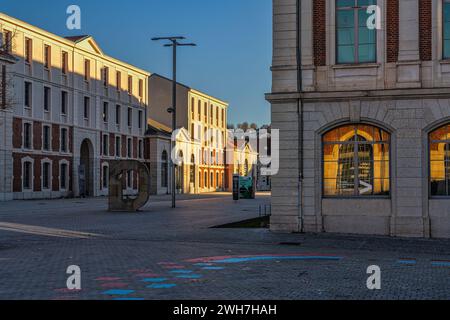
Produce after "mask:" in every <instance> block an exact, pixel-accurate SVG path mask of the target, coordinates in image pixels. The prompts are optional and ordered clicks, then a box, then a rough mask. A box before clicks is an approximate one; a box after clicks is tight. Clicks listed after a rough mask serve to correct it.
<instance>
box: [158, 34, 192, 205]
mask: <svg viewBox="0 0 450 320" xmlns="http://www.w3.org/2000/svg"><path fill="white" fill-rule="evenodd" d="M185 39H186V38H185V37H179V36H178V37H157V38H152V40H153V41H161V40H165V41H168V42H169V43H167V44H165V45H164V47H172V50H173V77H172V107H170V108H169V109H167V112H169V113H171V114H172V134H173V133H174V132H175V130H176V129H177V47H195V46H196V44H195V43H180V42H179V41H180V40H185ZM173 138H174V137H173V136H172V144H174V143H175V144H176V141H175V142H173ZM173 149H174V145H172V150H173ZM170 158H171V159H170V164H171V165H170V167H171V174H172V208H176V190H175V187H176V186H175V183H176V179H175V162H174V161H173V159H172V157H170Z"/></svg>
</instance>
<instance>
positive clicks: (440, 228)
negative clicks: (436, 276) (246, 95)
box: [267, 0, 450, 238]
mask: <svg viewBox="0 0 450 320" xmlns="http://www.w3.org/2000/svg"><path fill="white" fill-rule="evenodd" d="M374 6H376V7H374ZM377 13H379V15H377ZM373 18H375V19H373ZM273 26H274V39H273V62H272V67H271V70H272V73H273V82H272V92H271V93H270V94H268V95H267V99H268V100H269V101H270V102H271V104H272V129H279V130H280V170H279V172H278V174H277V175H276V176H274V177H272V191H273V192H272V221H271V228H272V230H273V231H278V232H337V233H358V234H376V235H390V236H404V237H426V238H428V237H433V238H449V237H450V193H449V187H450V170H449V168H450V166H449V160H450V146H449V142H450V137H449V134H448V131H449V124H450V1H449V0H436V1H431V0H424V1H422V0H420V1H419V0H410V1H396V0H378V1H376V0H370V1H363V0H349V1H335V0H302V1H299V0H274V1H273Z"/></svg>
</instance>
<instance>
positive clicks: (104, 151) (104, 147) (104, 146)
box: [102, 134, 109, 156]
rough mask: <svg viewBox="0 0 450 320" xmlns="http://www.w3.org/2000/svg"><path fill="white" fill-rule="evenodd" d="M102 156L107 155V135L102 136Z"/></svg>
mask: <svg viewBox="0 0 450 320" xmlns="http://www.w3.org/2000/svg"><path fill="white" fill-rule="evenodd" d="M102 142H103V155H104V156H107V155H108V154H109V152H108V145H109V139H108V135H107V134H104V135H103V141H102Z"/></svg>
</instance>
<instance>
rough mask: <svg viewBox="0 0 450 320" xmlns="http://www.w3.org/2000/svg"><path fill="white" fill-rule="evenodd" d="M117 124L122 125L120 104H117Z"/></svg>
mask: <svg viewBox="0 0 450 320" xmlns="http://www.w3.org/2000/svg"><path fill="white" fill-rule="evenodd" d="M116 124H117V125H118V126H120V106H119V105H116Z"/></svg>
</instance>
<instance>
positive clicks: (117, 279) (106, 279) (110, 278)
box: [95, 277, 122, 281]
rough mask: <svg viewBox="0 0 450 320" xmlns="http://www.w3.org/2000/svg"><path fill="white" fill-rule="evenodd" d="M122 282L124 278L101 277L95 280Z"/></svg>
mask: <svg viewBox="0 0 450 320" xmlns="http://www.w3.org/2000/svg"><path fill="white" fill-rule="evenodd" d="M119 280H122V278H117V277H100V278H97V279H95V281H119Z"/></svg>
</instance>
